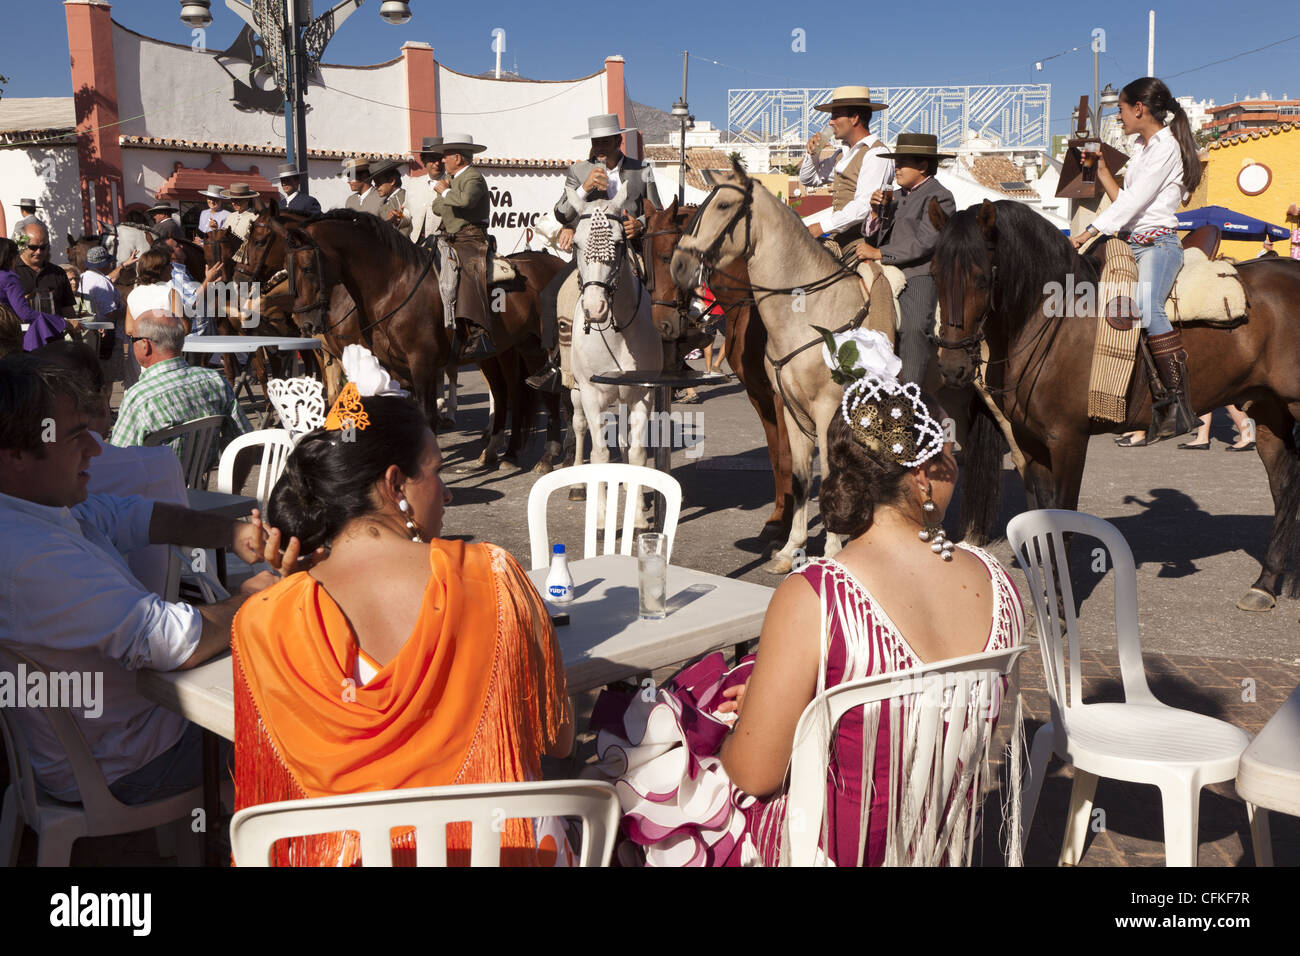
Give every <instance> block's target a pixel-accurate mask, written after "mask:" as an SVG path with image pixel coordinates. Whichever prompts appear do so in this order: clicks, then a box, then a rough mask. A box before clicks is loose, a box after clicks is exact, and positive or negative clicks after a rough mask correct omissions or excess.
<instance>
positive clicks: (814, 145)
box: [808, 133, 822, 159]
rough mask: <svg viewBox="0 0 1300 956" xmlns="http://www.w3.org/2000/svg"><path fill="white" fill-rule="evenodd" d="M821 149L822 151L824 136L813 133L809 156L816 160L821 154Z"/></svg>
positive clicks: (810, 138)
mask: <svg viewBox="0 0 1300 956" xmlns="http://www.w3.org/2000/svg"><path fill="white" fill-rule="evenodd" d="M821 149H822V134H821V133H813V134H812V135H811V136H809V137H808V155H809V156H811V157H812V158H813V159H816V158H817V154H818V153H820V152H821Z"/></svg>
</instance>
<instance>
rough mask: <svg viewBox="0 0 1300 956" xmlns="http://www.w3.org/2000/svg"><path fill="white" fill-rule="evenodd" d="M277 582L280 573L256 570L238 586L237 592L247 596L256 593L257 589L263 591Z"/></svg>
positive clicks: (278, 581)
mask: <svg viewBox="0 0 1300 956" xmlns="http://www.w3.org/2000/svg"><path fill="white" fill-rule="evenodd" d="M279 583H280V575H278V574H276V573H275V572H274V571H258V572H257V573H256V574H254V575H253V576H252V577H251V578H249V579H248V580H246V581H244V583H243V584H241V585H240V586H239V593H240V594H242V595H244V596H245V597H247V596H249V595H252V594H256V593H257V592H258V591H265V590H266V589H267V588H269V587H270V586H271V585H273V584H279Z"/></svg>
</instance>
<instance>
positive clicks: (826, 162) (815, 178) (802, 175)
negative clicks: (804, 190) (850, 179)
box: [799, 152, 840, 188]
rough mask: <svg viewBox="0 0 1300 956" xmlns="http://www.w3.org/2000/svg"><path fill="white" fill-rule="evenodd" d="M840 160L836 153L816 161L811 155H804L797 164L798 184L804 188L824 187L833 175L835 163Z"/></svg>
mask: <svg viewBox="0 0 1300 956" xmlns="http://www.w3.org/2000/svg"><path fill="white" fill-rule="evenodd" d="M839 158H840V154H839V153H838V152H834V153H831V155H829V156H827V157H826V158H825V159H823V160H820V161H818V160H816V159H814V158H813V155H812V153H804V154H803V159H802V160H800V162H799V182H801V183H803V184H804V185H805V186H811V187H814V188H815V187H817V186H825V185H826V184H827V183H828V182H830V181H831V177H832V176H834V175H835V161H836V160H838V159H839Z"/></svg>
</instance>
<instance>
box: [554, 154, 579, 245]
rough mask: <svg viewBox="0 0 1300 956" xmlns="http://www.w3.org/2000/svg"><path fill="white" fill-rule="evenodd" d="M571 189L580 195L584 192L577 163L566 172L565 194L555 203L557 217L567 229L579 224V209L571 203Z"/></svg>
mask: <svg viewBox="0 0 1300 956" xmlns="http://www.w3.org/2000/svg"><path fill="white" fill-rule="evenodd" d="M570 189H572V190H573V191H574V192H576V193H578V194H579V195H581V194H582V180H581V179H579V178H578V171H577V165H576V164H575V165H573V166H570V167H569V171H568V172H567V173H565V175H564V194H563V195H562V196H560V201H559V202H557V203H556V204H555V218H556V219H557V220H559V222H560V225H562V226H564V227H565V228H566V229H572V228H573V227H574V226H576V225H577V224H578V211H577V210H576V209H574V208H573V207H572V206H570V205H569V190H570Z"/></svg>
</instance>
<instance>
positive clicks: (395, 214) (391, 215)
mask: <svg viewBox="0 0 1300 956" xmlns="http://www.w3.org/2000/svg"><path fill="white" fill-rule="evenodd" d="M388 221H389V222H401V221H402V210H400V209H390V210H388Z"/></svg>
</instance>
